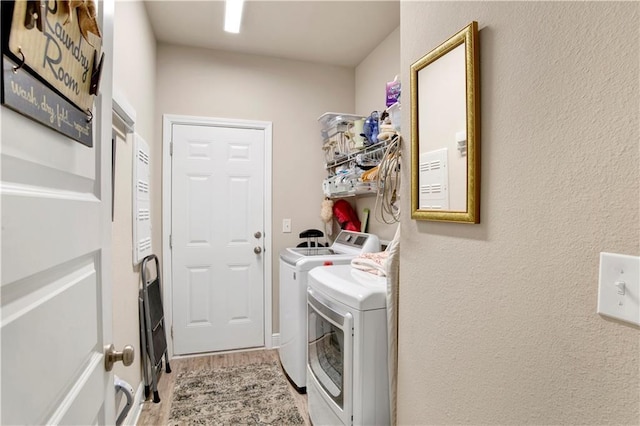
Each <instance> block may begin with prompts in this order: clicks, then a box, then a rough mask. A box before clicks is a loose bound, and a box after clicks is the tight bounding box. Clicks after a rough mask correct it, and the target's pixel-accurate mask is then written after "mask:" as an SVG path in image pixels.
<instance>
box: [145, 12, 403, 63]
mask: <svg viewBox="0 0 640 426" xmlns="http://www.w3.org/2000/svg"><path fill="white" fill-rule="evenodd" d="M145 4H146V8H147V13H148V15H149V20H150V22H151V26H152V28H153V31H154V33H155V35H156V38H157V40H158V41H159V42H164V43H171V44H177V45H184V46H195V47H202V48H208V49H215V50H224V51H231V52H239V53H246V54H254V55H256V54H257V55H265V56H272V57H277V58H285V59H294V60H301V61H310V62H319V63H324V64H331V65H339V66H346V67H355V66H356V65H358V64H359V63H360V62H361V61H362V60H363V59H364V58H366V57H367V55H368V54H369V53H370V52H371V51H372V50H373V49H374V48H375V47H376V46H377V45H378V44H380V42H382V40H384V39H385V38H386V37H387V36H388V35H389V34H390V33H391V32H392V31H393V30H394V29H396V28H397V27H398V26H399V25H400V2H399V1H398V0H395V1H331V0H329V1H327V0H325V1H308V0H299V1H264V0H263V1H250V0H248V1H246V2H245V5H244V11H243V17H242V24H241V27H240V33H239V34H230V33H226V32H224V29H223V27H224V9H225V4H224V1H221V0H217V1H177V0H176V1H147V2H145Z"/></svg>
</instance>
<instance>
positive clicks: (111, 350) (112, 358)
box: [104, 344, 135, 371]
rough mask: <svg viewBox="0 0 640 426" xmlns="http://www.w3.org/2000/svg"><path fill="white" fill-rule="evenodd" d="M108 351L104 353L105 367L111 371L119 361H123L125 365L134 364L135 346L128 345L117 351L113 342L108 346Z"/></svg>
mask: <svg viewBox="0 0 640 426" xmlns="http://www.w3.org/2000/svg"><path fill="white" fill-rule="evenodd" d="M106 349H107V351H106V352H105V354H104V368H105V370H107V371H111V370H112V369H113V364H115V363H116V362H118V361H122V363H123V364H124V365H125V367H128V366H130V365H131V364H133V359H134V358H135V351H134V349H133V346H131V345H126V346H125V347H124V348H122V352H118V351H116V347H115V346H113V344H111V345H109V347H108V348H106Z"/></svg>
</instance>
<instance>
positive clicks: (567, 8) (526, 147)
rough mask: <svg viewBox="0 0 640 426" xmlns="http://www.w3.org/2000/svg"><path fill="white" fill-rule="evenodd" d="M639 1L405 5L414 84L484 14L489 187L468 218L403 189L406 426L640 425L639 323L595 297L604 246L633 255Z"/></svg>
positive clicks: (639, 250)
mask: <svg viewBox="0 0 640 426" xmlns="http://www.w3.org/2000/svg"><path fill="white" fill-rule="evenodd" d="M639 9H640V5H639V4H638V3H610V2H603V3H581V2H580V3H573V2H566V3H565V2H557V3H556V2H548V3H538V2H506V3H505V2H499V3H491V2H469V3H459V2H438V3H435V2H402V4H401V28H402V30H401V31H402V36H401V37H402V79H403V81H408V78H409V67H410V65H411V64H412V63H413V62H414V61H415V60H416V59H418V58H420V57H421V56H422V55H424V54H425V53H427V52H428V51H430V50H431V49H433V48H434V47H435V46H437V45H438V44H439V43H441V42H442V41H444V40H446V39H447V38H448V37H450V36H451V35H453V34H454V33H456V32H457V31H458V30H460V29H461V28H463V27H464V26H466V25H467V24H468V23H469V22H471V21H472V20H476V21H478V23H479V28H480V78H481V90H480V96H481V111H480V112H481V150H482V154H481V161H482V170H481V172H482V177H481V185H482V187H481V223H480V224H479V225H468V224H450V223H436V222H417V221H414V220H411V219H410V197H409V195H410V186H409V185H404V186H403V198H402V222H403V224H402V242H401V245H402V255H401V262H400V268H401V270H400V277H401V283H400V291H399V293H400V304H399V324H400V330H399V351H398V354H399V396H398V404H399V407H398V408H399V412H398V421H399V423H400V424H638V421H639V419H640V370H639V369H640V328H639V327H634V326H631V325H627V324H624V323H621V322H618V321H614V320H609V319H607V318H605V317H601V316H599V315H598V314H596V300H597V287H598V261H599V253H600V252H601V251H611V252H617V253H624V254H630V255H636V256H637V255H640V245H639V235H640V157H639V149H638V148H639V147H638V143H639V139H640V133H639V127H640V119H639V110H638V99H640V87H639V84H640V78H639V75H640V72H639V65H640V56H639V52H640V34H639V31H640V25H639V16H638V12H639ZM406 92H407V87H406V85H405V93H406ZM404 99H405V102H404V108H405V110H407V102H406V96H405V98H404ZM409 125H410V118H409V116H408V115H405V116H404V117H403V128H408V126H409ZM405 133H406V134H407V136H408V132H405ZM403 155H404V158H409V155H410V146H409V144H405V145H404V148H403ZM409 173H410V170H409V167H405V168H404V169H403V178H404V179H405V182H408V179H409V176H410V175H409Z"/></svg>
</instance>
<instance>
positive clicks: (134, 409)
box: [122, 381, 144, 426]
mask: <svg viewBox="0 0 640 426" xmlns="http://www.w3.org/2000/svg"><path fill="white" fill-rule="evenodd" d="M143 393H144V381H141V382H140V384H139V385H138V389H137V390H136V395H135V397H134V398H133V404H132V406H131V410H130V411H129V414H127V417H126V418H125V419H124V422H123V423H122V424H123V425H126V426H135V425H137V424H138V420H139V419H140V413H142V407H143V406H144V396H143Z"/></svg>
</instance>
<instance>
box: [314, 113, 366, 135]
mask: <svg viewBox="0 0 640 426" xmlns="http://www.w3.org/2000/svg"><path fill="white" fill-rule="evenodd" d="M365 118H366V117H363V116H361V115H355V114H346V113H343V112H325V113H324V114H322V115H321V116H320V117H318V122H319V123H320V125H321V126H322V129H323V130H326V131H329V130H330V129H332V128H334V127H335V128H336V129H337V130H338V131H340V127H339V126H340V125H342V126H344V125H349V124H352V123H353V122H354V121H356V120H362V119H365ZM343 131H346V128H344V130H343Z"/></svg>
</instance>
